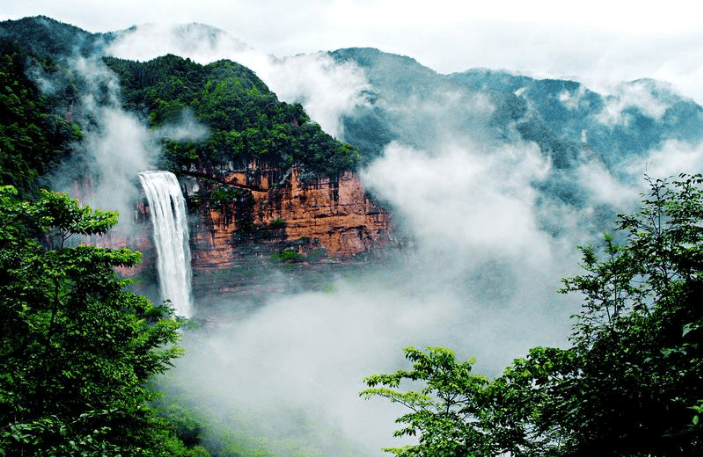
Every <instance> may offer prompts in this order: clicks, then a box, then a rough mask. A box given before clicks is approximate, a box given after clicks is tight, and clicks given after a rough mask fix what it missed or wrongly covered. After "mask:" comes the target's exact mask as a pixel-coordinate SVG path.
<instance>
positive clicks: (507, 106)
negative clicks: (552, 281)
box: [329, 48, 703, 169]
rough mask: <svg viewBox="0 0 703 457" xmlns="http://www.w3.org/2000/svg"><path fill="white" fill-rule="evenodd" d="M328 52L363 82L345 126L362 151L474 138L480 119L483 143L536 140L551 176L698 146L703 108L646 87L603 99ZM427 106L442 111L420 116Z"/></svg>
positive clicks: (357, 51) (366, 52)
mask: <svg viewBox="0 0 703 457" xmlns="http://www.w3.org/2000/svg"><path fill="white" fill-rule="evenodd" d="M329 54H330V56H332V57H333V58H334V59H335V60H336V61H338V62H340V63H344V62H354V63H355V64H356V65H358V66H359V68H360V69H361V70H362V71H363V73H364V74H365V76H366V77H367V79H368V81H369V84H370V87H369V88H368V89H367V92H366V99H367V101H368V103H367V104H366V105H364V106H360V107H358V108H357V112H355V113H352V114H350V115H347V117H346V118H345V119H344V125H345V128H344V131H345V140H346V141H349V142H350V143H352V144H360V145H364V147H363V149H364V151H365V152H368V153H372V151H380V150H382V147H383V146H384V145H386V144H388V143H389V142H390V141H392V140H396V139H402V140H403V141H404V142H409V143H410V144H412V145H413V146H416V147H420V148H423V147H428V146H431V145H432V144H433V143H434V142H436V141H437V133H438V132H442V131H443V130H447V129H451V130H452V131H453V134H454V135H456V136H459V135H461V134H470V135H471V134H479V133H481V132H477V130H479V129H482V128H484V127H485V125H484V122H485V121H486V119H485V118H484V117H483V116H487V117H488V119H487V120H488V125H489V126H490V127H491V128H492V129H493V130H494V131H493V132H490V133H489V134H490V135H498V137H500V138H502V139H505V140H510V139H511V136H512V139H516V138H520V139H522V140H524V141H534V142H536V143H537V144H538V145H539V146H540V148H541V149H542V151H543V152H544V153H545V154H546V155H549V156H550V157H551V158H552V163H553V164H554V166H555V168H556V169H570V168H574V167H575V166H577V165H578V164H580V163H582V162H584V161H587V160H594V159H595V160H600V161H602V162H603V163H604V164H606V165H607V166H608V167H609V168H610V169H616V168H617V167H618V165H619V164H621V163H622V162H623V161H624V160H627V159H628V158H630V157H631V156H633V155H638V154H640V155H641V154H643V153H644V152H646V151H649V150H651V149H652V148H654V147H657V146H661V145H662V143H664V142H665V141H668V140H680V141H686V142H690V143H696V142H698V141H700V140H701V139H702V138H703V107H701V106H700V105H698V104H697V103H695V102H694V101H693V100H690V99H687V98H684V97H682V96H680V95H678V94H676V93H674V92H673V91H672V90H670V89H669V88H668V87H667V86H666V85H664V84H662V83H658V82H656V81H653V80H637V81H631V82H627V83H624V84H623V85H622V87H621V88H620V92H619V93H617V94H615V95H608V96H603V95H600V94H598V93H596V92H593V91H591V90H589V89H588V88H587V87H585V86H584V85H582V84H581V83H579V82H575V81H567V80H555V79H542V80H538V79H534V78H531V77H528V76H522V75H515V74H510V73H507V72H502V71H495V70H488V69H473V70H467V71H465V72H463V73H454V74H450V75H442V74H438V73H436V72H434V71H433V70H431V69H429V68H426V67H423V66H422V65H420V64H419V63H418V62H416V61H415V60H413V59H411V58H409V57H404V56H397V55H393V54H387V53H383V52H381V51H379V50H377V49H370V48H350V49H340V50H337V51H333V52H330V53H329ZM478 96H481V97H485V101H487V102H489V103H490V105H491V106H492V107H493V109H492V110H491V111H490V112H484V113H481V112H480V110H481V106H480V103H481V100H479V99H477V97H478ZM432 105H434V106H441V107H442V109H441V110H438V111H437V112H435V113H426V112H425V113H423V112H422V111H421V110H422V108H423V106H432ZM403 107H405V109H401V108H403ZM442 126H443V127H445V128H444V129H441V128H439V127H442Z"/></svg>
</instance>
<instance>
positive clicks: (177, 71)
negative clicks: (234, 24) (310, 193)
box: [105, 55, 361, 175]
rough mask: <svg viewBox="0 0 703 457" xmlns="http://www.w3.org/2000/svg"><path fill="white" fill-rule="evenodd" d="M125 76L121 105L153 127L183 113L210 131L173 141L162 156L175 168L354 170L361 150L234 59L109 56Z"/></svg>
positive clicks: (110, 62)
mask: <svg viewBox="0 0 703 457" xmlns="http://www.w3.org/2000/svg"><path fill="white" fill-rule="evenodd" d="M105 62H106V63H107V65H108V67H110V68H111V69H112V70H113V71H115V73H116V74H117V75H118V76H119V78H120V83H121V87H122V91H121V92H122V95H123V97H124V107H125V108H126V109H128V110H131V111H134V112H136V113H139V114H140V115H142V116H143V117H144V118H145V119H146V120H147V123H148V124H149V126H150V127H152V128H157V127H161V126H164V125H167V124H169V123H174V124H176V123H178V122H179V121H180V120H181V118H182V115H183V112H184V110H188V111H190V112H192V113H193V114H194V116H195V118H196V119H197V121H198V122H201V123H202V124H204V125H206V126H207V127H208V128H209V129H210V134H209V135H208V138H207V140H205V141H202V142H198V143H194V142H176V141H170V142H168V144H167V145H166V147H165V150H164V154H165V157H164V159H165V160H166V161H167V162H168V163H169V164H170V168H172V169H181V168H184V169H189V168H191V166H194V167H196V166H198V167H201V166H203V165H204V166H205V167H214V166H227V165H228V164H230V163H234V164H235V166H236V167H238V168H241V167H244V166H246V164H247V163H248V162H249V161H251V160H252V159H257V160H259V161H261V162H264V163H267V164H269V165H272V166H279V167H281V168H282V169H286V168H288V167H290V166H291V165H293V164H294V163H296V164H304V165H305V166H306V167H307V168H308V169H310V170H311V171H312V172H316V173H324V174H327V175H335V174H336V173H339V172H340V171H342V170H350V169H354V168H355V167H356V166H357V165H358V163H359V161H360V160H361V156H360V155H359V152H358V149H356V148H353V147H351V146H349V145H348V144H343V143H340V142H339V141H336V140H334V139H333V138H332V137H331V136H329V135H328V134H326V133H325V132H323V131H322V129H321V128H320V126H319V125H317V124H314V123H312V122H310V118H309V117H308V116H307V114H305V111H304V110H303V107H302V106H301V105H300V104H292V105H291V104H287V103H285V102H280V101H279V100H278V98H277V97H276V95H275V94H273V93H272V92H271V91H270V90H269V89H268V87H266V85H265V84H264V83H263V82H262V81H261V80H260V79H259V78H258V77H257V76H256V75H255V74H254V73H253V72H252V71H251V70H249V69H247V68H245V67H243V66H241V65H239V64H237V63H234V62H230V61H219V62H215V63H212V64H209V65H205V66H203V65H199V64H197V63H194V62H192V61H190V60H186V59H183V58H181V57H177V56H173V55H169V56H165V57H161V58H158V59H155V60H152V61H149V62H145V63H138V62H133V61H126V60H119V59H114V58H105Z"/></svg>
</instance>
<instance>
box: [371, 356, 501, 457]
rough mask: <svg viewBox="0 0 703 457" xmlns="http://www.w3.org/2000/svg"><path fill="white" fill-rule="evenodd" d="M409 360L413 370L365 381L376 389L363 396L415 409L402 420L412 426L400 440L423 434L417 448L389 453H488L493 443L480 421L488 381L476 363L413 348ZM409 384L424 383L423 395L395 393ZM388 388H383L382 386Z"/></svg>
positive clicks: (448, 456) (441, 456) (454, 456)
mask: <svg viewBox="0 0 703 457" xmlns="http://www.w3.org/2000/svg"><path fill="white" fill-rule="evenodd" d="M405 356H406V358H407V359H408V360H410V361H411V362H413V369H412V370H410V371H407V370H399V371H397V372H396V373H393V374H381V375H374V376H370V377H368V378H366V379H365V381H366V384H367V385H368V386H369V387H370V388H369V389H366V390H364V391H363V392H362V393H361V395H362V396H363V397H365V398H369V397H371V396H381V397H384V398H388V399H389V400H391V401H392V402H394V403H400V404H401V405H404V406H406V407H407V408H408V409H410V411H411V412H410V413H408V414H405V415H404V416H401V417H400V418H398V420H397V421H396V422H398V423H405V424H407V426H406V427H404V428H402V429H400V430H398V431H396V432H395V436H399V437H400V436H405V435H408V436H417V435H419V437H418V439H419V444H418V445H417V446H407V447H403V448H391V449H384V450H385V451H387V452H391V453H393V454H395V455H398V456H401V457H410V456H428V457H429V456H434V457H460V456H470V455H475V454H484V453H486V452H488V450H489V448H488V447H487V446H488V445H489V440H488V439H486V436H485V432H484V430H483V429H482V428H481V427H480V425H479V424H478V423H477V422H475V421H474V418H475V417H476V416H477V414H478V413H479V411H480V408H479V403H478V402H477V400H478V398H477V397H479V396H480V395H481V392H482V390H483V389H484V388H485V386H486V384H488V378H486V377H484V376H481V375H474V374H471V366H472V365H473V364H474V363H475V361H474V360H469V361H467V362H463V363H458V362H457V361H456V360H455V358H454V353H453V352H451V351H450V350H448V349H444V348H428V349H427V352H426V353H425V352H422V351H419V350H417V349H415V348H412V347H409V348H406V349H405ZM404 380H407V381H410V382H415V381H424V382H425V383H426V386H425V387H423V388H422V389H421V390H420V391H419V392H416V391H413V390H410V391H406V392H401V391H398V390H394V389H396V388H398V386H399V385H400V383H401V382H402V381H404ZM376 386H382V387H376Z"/></svg>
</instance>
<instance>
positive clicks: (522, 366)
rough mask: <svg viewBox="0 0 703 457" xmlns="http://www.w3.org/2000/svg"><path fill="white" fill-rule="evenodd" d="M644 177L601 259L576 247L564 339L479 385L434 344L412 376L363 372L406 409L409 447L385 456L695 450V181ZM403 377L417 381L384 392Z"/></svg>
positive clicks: (698, 331)
mask: <svg viewBox="0 0 703 457" xmlns="http://www.w3.org/2000/svg"><path fill="white" fill-rule="evenodd" d="M648 182H649V184H650V192H649V194H647V195H643V202H642V203H643V207H642V210H641V211H639V212H637V213H635V214H632V215H622V216H620V218H619V223H618V225H617V229H618V234H617V236H610V235H606V236H605V244H604V249H603V255H602V256H599V254H598V253H597V251H596V250H595V249H594V248H593V247H582V248H580V249H581V251H582V254H583V268H584V270H585V273H584V274H582V275H579V276H575V277H572V278H566V279H564V288H563V289H562V290H561V292H562V293H580V294H582V295H583V297H584V305H583V310H582V312H581V313H580V314H579V315H577V316H574V318H575V324H574V326H573V332H572V337H571V341H572V345H571V346H570V347H568V348H566V349H559V348H543V347H537V348H533V349H531V350H530V351H529V353H528V355H527V356H526V357H525V358H521V359H517V360H515V361H514V362H513V364H512V365H511V366H510V367H508V368H507V369H506V370H505V373H504V374H503V375H502V376H500V377H498V378H497V379H495V380H494V381H492V382H490V383H488V382H483V383H482V382H480V379H482V378H480V377H476V378H474V377H472V376H471V375H469V374H468V371H467V370H466V367H465V364H460V363H457V362H455V361H454V359H453V355H452V356H451V357H450V356H448V355H447V353H446V352H444V351H446V350H442V349H438V348H430V349H428V352H427V353H422V352H418V351H417V350H415V349H409V350H407V356H408V358H409V359H410V360H412V361H413V362H414V367H415V369H414V370H413V371H410V372H408V371H404V370H400V371H398V372H397V373H395V374H392V375H376V376H372V377H369V378H367V379H366V382H367V384H368V385H369V386H370V387H372V388H371V389H368V390H366V391H364V392H362V395H363V396H365V397H369V396H378V395H380V396H382V397H386V398H389V399H391V400H392V401H395V402H400V403H402V404H404V405H405V406H407V407H408V408H410V409H411V411H412V412H411V413H410V414H408V415H406V416H403V417H401V418H400V419H399V422H404V423H408V424H409V426H408V427H406V428H404V429H402V430H400V431H398V432H396V434H397V435H405V434H407V435H416V434H417V435H418V436H419V444H418V445H416V446H410V447H408V448H405V449H401V450H395V451H394V452H395V453H397V454H398V455H402V456H410V455H442V454H441V453H440V450H442V452H444V449H453V451H448V452H449V453H447V454H445V455H516V456H520V455H525V456H528V455H529V456H535V455H554V456H567V455H568V456H572V455H614V456H669V455H701V453H703V433H702V430H701V427H700V412H701V405H702V404H703V403H701V399H702V398H703V384H702V383H701V379H703V354H702V353H701V345H700V341H701V338H702V337H703V325H702V324H703V308H701V306H700V303H701V302H702V299H703V296H702V295H703V277H702V271H703V268H702V267H703V190H702V189H701V187H702V186H703V177H701V176H700V175H695V176H689V175H681V176H680V177H679V179H678V180H675V181H673V182H672V183H669V182H667V181H665V180H651V179H649V178H648ZM616 240H620V242H617V241H616ZM467 363H470V362H467ZM460 367H465V369H464V370H463V371H462V370H459V368H460ZM404 379H407V380H410V381H414V382H424V383H425V384H426V387H424V388H423V389H422V390H421V391H420V392H414V391H409V392H400V391H398V390H395V389H396V388H397V387H398V386H399V384H400V381H401V380H404ZM484 379H485V378H484ZM378 384H381V385H385V386H386V388H382V389H378V388H375V386H376V385H378ZM459 412H461V413H462V414H463V416H462V415H460V414H458V413H459ZM444 426H446V427H447V428H446V429H445V428H443V427H444ZM451 452H455V453H453V454H452V453H451Z"/></svg>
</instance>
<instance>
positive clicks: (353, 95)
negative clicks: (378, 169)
mask: <svg viewBox="0 0 703 457" xmlns="http://www.w3.org/2000/svg"><path fill="white" fill-rule="evenodd" d="M108 53H110V54H112V55H114V56H116V57H120V58H126V59H132V60H141V61H145V60H151V59H154V58H156V57H158V56H162V55H165V54H176V55H179V56H181V57H184V58H190V59H191V60H193V61H195V62H198V63H201V64H207V63H210V62H214V61H217V60H221V59H229V60H232V61H235V62H237V63H240V64H242V65H244V66H246V67H249V68H250V69H252V70H253V71H254V72H255V73H256V74H257V76H259V77H260V78H261V79H262V80H263V81H264V82H265V83H266V84H267V85H268V86H269V88H270V89H271V90H272V91H273V92H274V93H275V94H276V95H277V96H278V97H279V99H281V100H283V101H286V102H289V103H301V104H302V105H303V106H304V107H305V110H306V112H307V113H308V114H309V115H310V117H311V118H312V120H313V121H315V122H317V123H318V124H320V125H321V126H322V128H323V129H324V130H325V131H326V132H328V133H329V134H331V135H333V136H335V137H337V138H342V136H343V134H344V132H343V130H342V126H341V123H340V117H341V116H342V115H343V114H345V113H348V112H350V111H351V110H352V109H353V108H354V107H356V106H359V105H363V104H364V103H365V99H364V96H363V91H364V90H365V89H366V88H367V87H368V82H367V81H366V79H365V78H364V76H363V74H362V73H361V71H360V70H359V69H358V68H356V67H355V66H354V65H352V64H351V63H348V64H344V65H338V64H336V63H335V62H334V61H333V60H332V58H331V57H329V56H328V55H327V54H325V53H316V54H307V55H298V56H293V57H287V58H285V59H277V58H275V57H273V56H270V55H265V54H263V53H260V52H258V51H255V50H254V49H251V48H249V47H247V46H246V45H244V44H243V43H242V42H240V41H239V40H237V39H235V38H233V37H231V36H230V35H229V34H227V33H225V32H223V31H221V30H218V29H214V28H212V27H207V26H203V25H197V24H191V25H188V26H162V25H145V26H139V27H136V28H135V29H133V30H130V31H129V32H128V33H126V34H124V35H122V36H121V37H119V38H118V39H117V40H116V41H115V42H114V43H113V44H112V45H111V46H110V47H109V48H108Z"/></svg>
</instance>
